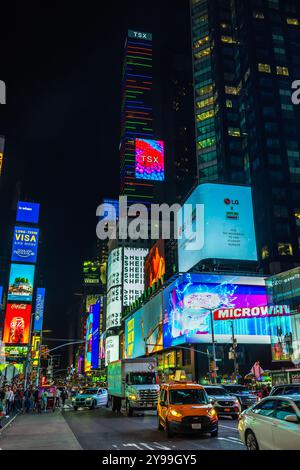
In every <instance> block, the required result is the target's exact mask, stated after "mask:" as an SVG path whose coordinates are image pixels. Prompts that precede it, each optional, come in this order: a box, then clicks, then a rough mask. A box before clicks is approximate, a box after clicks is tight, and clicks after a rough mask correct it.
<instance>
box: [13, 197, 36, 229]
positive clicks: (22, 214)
mask: <svg viewBox="0 0 300 470" xmlns="http://www.w3.org/2000/svg"><path fill="white" fill-rule="evenodd" d="M39 213H40V204H37V203H35V202H22V201H19V202H18V208H17V218H16V220H17V222H28V223H32V224H37V223H38V221H39Z"/></svg>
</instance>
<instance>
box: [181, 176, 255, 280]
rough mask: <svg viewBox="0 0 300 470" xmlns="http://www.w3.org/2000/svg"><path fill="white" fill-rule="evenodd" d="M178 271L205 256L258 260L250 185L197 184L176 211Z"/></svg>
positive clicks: (188, 267)
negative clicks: (180, 207) (179, 209)
mask: <svg viewBox="0 0 300 470" xmlns="http://www.w3.org/2000/svg"><path fill="white" fill-rule="evenodd" d="M177 227H178V233H177V236H178V264H179V272H181V273H185V272H187V271H189V270H190V269H192V268H193V267H194V266H195V265H196V264H198V263H199V262H200V261H202V260H205V259H211V258H214V259H230V260H244V261H257V249H256V237H255V229H254V219H253V207H252V194H251V188H249V187H246V186H235V185H226V184H214V183H205V184H200V185H199V186H198V187H197V188H196V189H195V190H194V191H193V193H192V194H191V196H190V197H189V198H188V199H187V201H186V202H185V204H184V205H183V207H182V210H181V211H178V213H177Z"/></svg>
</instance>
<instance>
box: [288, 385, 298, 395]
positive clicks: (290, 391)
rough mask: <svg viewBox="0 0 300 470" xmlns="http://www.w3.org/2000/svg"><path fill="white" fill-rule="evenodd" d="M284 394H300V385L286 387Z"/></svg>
mask: <svg viewBox="0 0 300 470" xmlns="http://www.w3.org/2000/svg"><path fill="white" fill-rule="evenodd" d="M284 395H300V385H299V387H297V386H296V387H285V389H284Z"/></svg>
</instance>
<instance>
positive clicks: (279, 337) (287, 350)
mask: <svg viewBox="0 0 300 470" xmlns="http://www.w3.org/2000/svg"><path fill="white" fill-rule="evenodd" d="M269 323H270V335H271V349H272V360H273V361H274V362H279V361H291V360H292V356H293V335H292V321H291V317H290V316H277V317H276V316H274V317H270V318H269Z"/></svg>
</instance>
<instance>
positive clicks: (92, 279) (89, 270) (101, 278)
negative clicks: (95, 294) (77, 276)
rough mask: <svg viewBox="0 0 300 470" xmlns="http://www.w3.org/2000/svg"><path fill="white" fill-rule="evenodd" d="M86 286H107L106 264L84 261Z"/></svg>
mask: <svg viewBox="0 0 300 470" xmlns="http://www.w3.org/2000/svg"><path fill="white" fill-rule="evenodd" d="M83 281H84V284H87V285H88V284H106V263H100V261H84V263H83Z"/></svg>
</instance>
